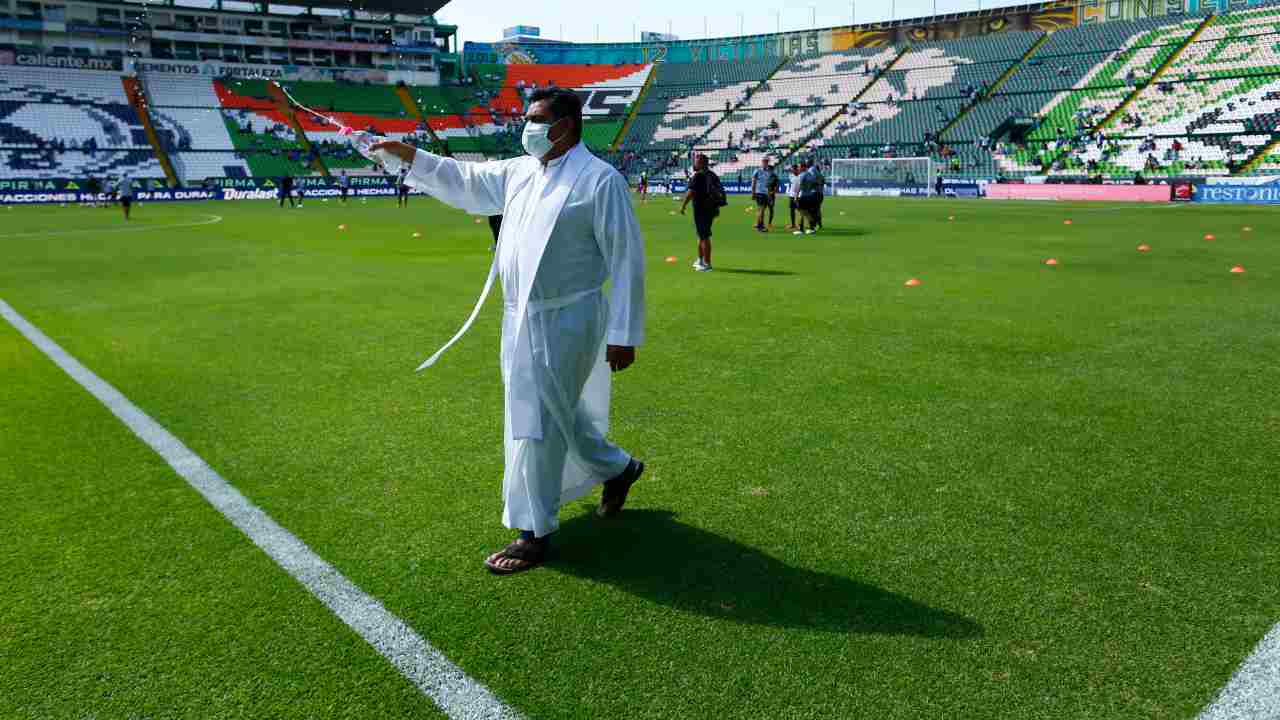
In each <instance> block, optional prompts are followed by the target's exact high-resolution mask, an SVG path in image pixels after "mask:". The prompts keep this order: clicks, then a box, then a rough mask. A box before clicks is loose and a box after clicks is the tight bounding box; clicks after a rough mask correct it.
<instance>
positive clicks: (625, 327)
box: [595, 172, 644, 347]
mask: <svg viewBox="0 0 1280 720" xmlns="http://www.w3.org/2000/svg"><path fill="white" fill-rule="evenodd" d="M595 205H596V213H595V235H596V242H597V243H599V245H600V252H601V254H602V255H604V261H605V265H606V266H608V268H609V276H610V278H611V283H612V286H613V289H612V292H611V294H610V298H609V328H608V332H607V334H606V342H607V343H608V344H610V345H623V346H630V347H636V346H639V345H641V344H643V343H644V239H643V238H642V237H641V236H640V223H639V222H638V221H637V220H636V211H635V209H634V208H632V207H631V193H630V192H629V188H628V187H627V181H626V180H624V179H623V177H622V176H621V175H619V174H618V173H616V172H612V173H609V174H608V175H607V176H606V178H605V180H604V182H603V183H601V185H600V188H599V189H598V191H597V193H596V204H595Z"/></svg>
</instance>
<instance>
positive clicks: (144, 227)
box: [0, 215, 222, 238]
mask: <svg viewBox="0 0 1280 720" xmlns="http://www.w3.org/2000/svg"><path fill="white" fill-rule="evenodd" d="M205 217H206V218H209V219H208V220H201V221H200V222H189V223H173V224H170V225H134V226H132V227H115V226H112V227H107V228H86V229H84V230H47V231H46V230H37V231H36V232H24V233H8V234H6V235H0V238H15V237H36V236H39V235H83V234H85V233H117V232H142V231H144V230H164V229H166V228H180V227H198V226H200V225H214V224H216V223H220V222H222V216H221V215H205Z"/></svg>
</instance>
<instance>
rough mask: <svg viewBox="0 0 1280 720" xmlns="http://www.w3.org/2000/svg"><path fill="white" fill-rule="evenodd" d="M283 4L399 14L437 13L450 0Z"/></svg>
mask: <svg viewBox="0 0 1280 720" xmlns="http://www.w3.org/2000/svg"><path fill="white" fill-rule="evenodd" d="M280 4H281V5H303V6H307V5H310V6H311V7H332V8H342V9H344V10H351V9H355V10H364V11H365V12H375V13H377V12H385V13H396V14H398V15H435V14H436V13H437V12H439V11H440V8H442V7H444V6H445V5H448V4H449V0H280Z"/></svg>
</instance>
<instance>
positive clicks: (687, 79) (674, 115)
mask: <svg viewBox="0 0 1280 720" xmlns="http://www.w3.org/2000/svg"><path fill="white" fill-rule="evenodd" d="M779 64H780V61H779V60H778V59H777V58H760V59H755V60H742V61H737V62H733V63H692V64H686V63H659V64H658V65H657V67H656V69H655V70H654V73H655V74H654V78H653V82H652V85H651V86H650V88H649V92H648V94H647V95H646V97H645V98H644V100H643V101H642V102H641V105H640V108H639V110H638V111H637V114H636V118H635V120H634V121H633V122H632V123H631V129H630V131H629V132H628V133H627V137H626V138H625V140H624V141H623V147H624V148H625V149H627V150H630V151H633V152H637V153H648V154H657V155H666V154H668V153H670V152H672V151H675V150H676V149H677V148H680V147H685V146H689V145H692V144H694V143H696V142H697V141H699V140H700V139H701V138H702V137H703V136H704V135H705V134H706V133H707V131H709V130H710V129H711V128H712V126H714V125H715V123H716V122H718V121H720V120H722V119H724V117H725V114H726V113H725V109H726V107H728V108H730V109H732V108H734V107H736V106H738V105H740V104H741V103H743V102H744V101H746V100H747V98H748V97H750V96H751V93H752V92H753V91H754V90H756V88H758V87H760V86H761V83H762V82H764V81H765V80H766V79H767V78H768V77H769V76H770V75H771V74H773V71H774V70H776V69H777V68H778V65H779ZM726 103H727V105H726Z"/></svg>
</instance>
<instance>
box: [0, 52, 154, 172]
mask: <svg viewBox="0 0 1280 720" xmlns="http://www.w3.org/2000/svg"><path fill="white" fill-rule="evenodd" d="M0 153H3V155H4V168H5V172H6V174H9V175H12V176H15V177H24V178H63V177H87V176H99V177H102V176H118V175H121V174H125V173H127V174H129V175H131V176H133V177H136V178H163V177H164V171H163V169H162V168H161V167H160V163H159V161H158V160H157V159H156V157H155V153H154V151H153V149H152V147H151V145H150V143H149V142H148V140H147V137H146V133H145V131H144V129H143V126H142V120H141V119H140V118H139V117H138V114H137V112H135V111H134V109H133V107H132V106H131V105H130V104H129V100H128V98H127V97H126V96H125V92H124V86H123V85H122V83H121V75H120V74H119V73H114V72H103V71H90V70H63V69H53V68H25V67H6V68H5V69H4V72H0Z"/></svg>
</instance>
